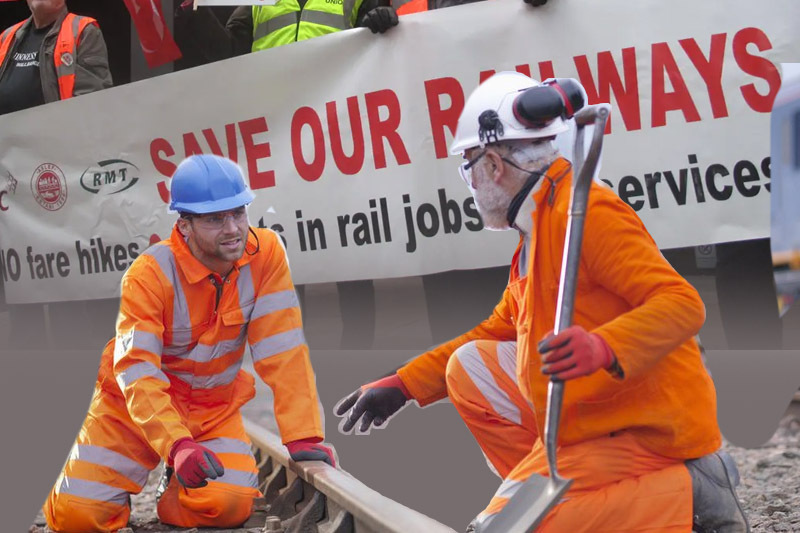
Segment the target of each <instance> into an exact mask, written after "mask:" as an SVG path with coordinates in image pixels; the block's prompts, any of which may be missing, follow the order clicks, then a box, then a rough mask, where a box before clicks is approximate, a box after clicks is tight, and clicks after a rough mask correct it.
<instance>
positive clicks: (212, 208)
mask: <svg viewBox="0 0 800 533" xmlns="http://www.w3.org/2000/svg"><path fill="white" fill-rule="evenodd" d="M170 193H171V196H172V200H171V201H170V203H169V209H170V211H177V212H179V213H194V214H203V213H215V212H217V211H227V210H229V209H236V208H237V207H242V206H244V205H247V204H249V203H250V202H252V201H253V199H254V198H255V195H254V194H253V191H251V190H250V187H248V186H247V184H246V183H245V182H244V176H243V175H242V170H241V169H240V168H239V166H238V165H237V164H236V163H234V162H233V161H231V160H230V159H226V158H224V157H220V156H217V155H210V154H201V155H193V156H190V157H187V158H186V159H184V160H183V161H182V162H181V164H180V165H178V168H177V169H176V170H175V173H174V174H173V175H172V185H171V187H170Z"/></svg>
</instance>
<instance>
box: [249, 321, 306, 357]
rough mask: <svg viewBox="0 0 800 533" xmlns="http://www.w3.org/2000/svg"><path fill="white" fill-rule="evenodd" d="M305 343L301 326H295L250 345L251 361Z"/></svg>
mask: <svg viewBox="0 0 800 533" xmlns="http://www.w3.org/2000/svg"><path fill="white" fill-rule="evenodd" d="M305 343H306V338H305V336H304V335H303V328H295V329H290V330H289V331H284V332H283V333H278V334H276V335H272V336H269V337H267V338H265V339H262V340H260V341H258V342H257V343H255V344H254V345H252V346H251V348H250V351H251V353H252V356H253V362H257V361H260V360H262V359H264V358H267V357H269V356H271V355H276V354H279V353H283V352H285V351H287V350H291V349H292V348H297V347H298V346H302V345H303V344H305Z"/></svg>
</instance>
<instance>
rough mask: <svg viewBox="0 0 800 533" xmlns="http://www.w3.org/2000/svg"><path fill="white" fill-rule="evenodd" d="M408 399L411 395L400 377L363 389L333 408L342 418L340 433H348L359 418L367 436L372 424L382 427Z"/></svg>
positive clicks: (360, 429)
mask: <svg viewBox="0 0 800 533" xmlns="http://www.w3.org/2000/svg"><path fill="white" fill-rule="evenodd" d="M409 399H411V394H410V393H409V392H408V389H406V387H405V385H403V382H402V381H400V377H399V376H398V375H397V374H392V375H391V376H389V377H386V378H383V379H379V380H378V381H373V382H372V383H367V384H366V385H362V386H361V387H360V388H359V389H358V390H357V391H355V392H354V393H352V394H350V395H349V396H347V397H346V398H344V399H343V400H342V401H340V402H339V404H338V405H337V406H336V407H334V413H335V414H336V416H340V417H342V421H341V422H340V424H339V431H340V432H342V433H349V432H350V430H351V429H353V426H355V425H356V423H357V422H358V419H359V418H361V426H360V427H359V431H360V432H362V433H365V432H368V431H369V428H370V425H371V424H374V425H375V426H376V427H380V426H382V425H383V424H384V423H386V421H387V420H388V419H389V417H391V416H392V415H394V414H395V413H397V411H399V410H400V409H401V408H402V407H403V406H404V405H405V404H406V402H407V401H408V400H409ZM351 408H352V409H351ZM362 415H363V418H362Z"/></svg>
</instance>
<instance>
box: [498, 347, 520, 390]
mask: <svg viewBox="0 0 800 533" xmlns="http://www.w3.org/2000/svg"><path fill="white" fill-rule="evenodd" d="M497 362H498V363H500V368H502V369H503V371H504V372H505V373H506V374H508V377H510V378H511V381H513V382H514V383H516V382H517V343H516V342H498V343H497Z"/></svg>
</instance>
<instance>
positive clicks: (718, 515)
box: [686, 450, 750, 533]
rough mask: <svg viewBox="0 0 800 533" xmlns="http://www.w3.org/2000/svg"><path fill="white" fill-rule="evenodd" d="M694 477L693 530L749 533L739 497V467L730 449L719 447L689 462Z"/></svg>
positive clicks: (690, 471) (699, 531) (702, 532)
mask: <svg viewBox="0 0 800 533" xmlns="http://www.w3.org/2000/svg"><path fill="white" fill-rule="evenodd" d="M686 467H687V468H688V469H689V474H691V476H692V507H693V509H694V511H693V522H694V524H693V529H694V531H695V532H697V533H749V531H750V525H749V524H748V523H747V517H745V514H744V510H743V509H742V505H741V503H739V498H738V497H737V496H736V488H735V487H736V485H738V484H739V470H738V469H737V468H736V462H734V460H733V457H731V456H730V455H729V454H728V453H727V452H725V451H722V450H718V451H716V452H714V453H712V454H709V455H704V456H703V457H700V458H699V459H692V460H690V461H686Z"/></svg>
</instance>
